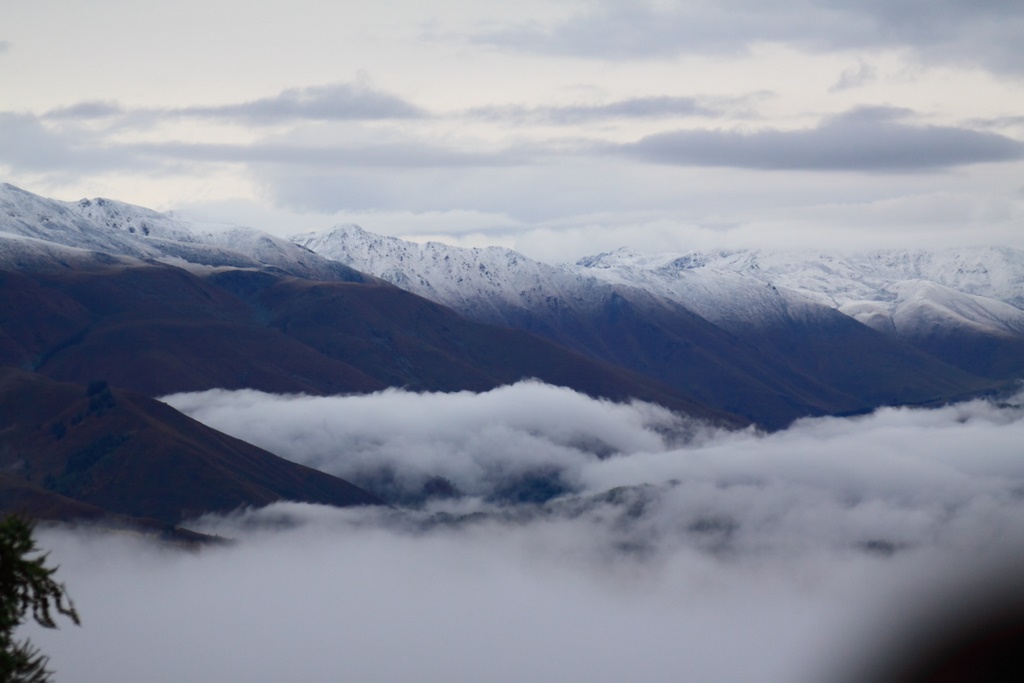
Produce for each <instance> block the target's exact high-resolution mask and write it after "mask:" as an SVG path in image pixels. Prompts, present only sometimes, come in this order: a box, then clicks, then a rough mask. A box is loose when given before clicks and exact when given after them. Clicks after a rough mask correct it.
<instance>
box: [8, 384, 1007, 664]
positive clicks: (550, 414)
mask: <svg viewBox="0 0 1024 683" xmlns="http://www.w3.org/2000/svg"><path fill="white" fill-rule="evenodd" d="M170 400H171V402H172V403H174V404H175V405H177V406H179V407H180V408H183V409H185V410H187V411H188V412H190V413H192V414H194V415H196V416H197V417H200V418H201V419H202V420H204V421H206V422H208V423H210V424H213V425H214V426H217V427H219V428H222V429H227V430H228V431H232V432H234V433H236V434H238V435H241V436H243V437H245V438H247V439H249V440H251V441H253V442H256V443H260V444H262V445H267V446H272V447H275V448H276V449H277V450H278V452H280V453H281V454H283V455H286V456H288V457H292V458H294V459H297V460H300V461H305V462H311V463H315V464H317V465H318V466H320V467H322V468H324V469H326V470H328V471H335V472H359V471H361V470H363V469H364V468H367V467H371V468H372V467H373V466H374V465H376V464H379V463H381V462H385V463H390V464H393V465H395V466H401V467H402V468H405V469H406V471H407V473H413V474H415V473H425V472H431V473H435V472H440V473H443V474H444V475H445V476H448V477H451V478H452V479H453V481H456V480H457V481H458V483H459V485H460V486H461V487H463V488H465V489H466V490H467V491H469V492H473V493H477V494H482V493H485V492H486V491H487V490H488V489H489V487H493V486H494V485H495V481H496V480H495V478H494V477H495V471H496V470H501V471H503V472H505V473H506V474H508V475H514V474H515V473H516V472H521V471H523V470H524V469H530V468H532V467H535V466H537V465H538V464H543V465H548V466H553V467H555V468H559V469H561V470H562V471H563V472H564V473H565V479H566V481H567V482H568V483H569V485H570V486H571V487H572V488H573V489H574V490H575V493H574V494H573V495H568V496H564V497H562V498H559V499H556V500H553V501H551V502H549V503H547V504H546V505H541V506H538V505H515V506H508V505H495V504H487V503H484V502H481V501H479V500H476V501H473V500H469V501H467V500H462V501H447V502H445V501H441V502H436V503H434V504H433V505H432V506H431V507H428V508H427V509H425V510H421V511H418V512H416V511H414V512H399V511H396V510H334V509H329V508H322V507H316V506H308V505H300V504H279V505H275V506H271V507H269V508H265V509H263V510H258V511H248V512H239V513H236V514H234V515H229V516H227V517H217V518H205V519H203V520H199V521H198V522H197V523H196V527H197V528H200V529H202V530H204V531H207V532H211V533H218V534H221V535H224V536H227V537H230V538H233V539H235V542H234V543H233V544H230V545H225V546H221V547H210V548H206V549H203V550H202V551H200V552H183V551H180V550H176V549H169V548H166V547H156V546H154V545H152V544H151V543H150V542H147V541H145V540H143V539H137V538H131V537H124V536H112V535H102V534H95V533H86V532H83V531H79V532H70V531H58V530H49V531H45V532H43V533H41V541H42V544H43V545H44V546H45V547H46V548H47V549H49V550H51V551H52V558H53V560H54V561H55V562H57V563H59V564H60V565H61V570H60V574H59V576H60V578H61V579H62V580H64V581H65V582H66V583H67V585H68V588H69V591H70V592H71V593H72V596H73V597H74V599H75V600H76V604H77V606H78V608H79V611H80V613H81V615H82V617H83V625H82V627H81V628H73V627H70V626H67V627H64V628H62V629H61V630H59V631H56V632H45V633H44V632H40V630H39V629H26V633H29V635H31V636H32V637H33V639H34V640H36V641H37V643H38V644H39V645H40V646H41V647H42V648H43V649H44V650H45V651H46V652H48V653H50V654H51V655H52V658H53V659H52V665H53V667H54V668H56V669H57V671H58V674H59V675H63V677H67V676H72V678H73V679H74V680H76V681H83V682H85V683H90V682H93V681H96V682H99V681H103V682H104V683H106V682H109V681H119V680H123V681H133V680H147V681H154V682H160V681H180V680H192V681H224V680H247V681H280V680H314V681H318V680H339V679H346V680H358V681H396V680H413V679H415V680H449V681H496V682H500V681H510V682H511V681H523V680H532V681H539V682H546V681H565V680H592V681H614V680H643V681H655V682H657V681H666V682H667V681H679V680H687V681H721V680H743V681H755V682H761V681H764V682H768V681H771V682H776V681H777V682H780V683H781V682H786V683H801V682H807V683H811V682H813V681H822V680H833V681H843V680H847V679H850V680H854V679H856V680H857V683H863V682H864V680H867V679H863V678H862V679H857V674H858V673H863V672H861V671H860V669H858V668H857V667H856V666H853V663H855V662H858V661H859V662H864V661H872V662H878V661H886V660H885V658H884V654H885V653H886V652H887V651H889V650H891V649H892V648H893V647H896V648H897V649H899V648H900V646H901V645H902V644H904V643H906V642H909V639H912V636H914V634H915V633H916V630H915V629H918V628H921V623H919V622H920V620H921V619H924V618H925V617H927V619H928V620H929V621H930V623H943V622H950V623H959V620H960V618H961V617H962V616H963V613H962V612H955V611H954V612H943V611H942V609H945V608H946V607H948V606H949V605H955V604H957V603H958V602H959V601H960V599H961V598H963V597H964V596H966V598H967V599H968V601H969V603H970V602H971V601H973V602H974V603H977V602H978V601H979V600H980V598H979V597H978V596H979V594H978V593H977V592H976V591H977V590H978V585H979V584H985V585H988V586H989V587H990V588H991V587H993V586H994V587H995V588H996V589H998V591H999V597H1000V600H1001V601H1002V602H1003V603H1004V604H1005V603H1007V602H1012V601H1013V600H1015V599H1017V600H1019V599H1020V598H1021V597H1022V595H1024V594H1022V593H1020V592H1019V591H1018V590H1017V588H1019V586H1017V585H1016V584H1012V585H1011V584H1009V583H1006V582H1005V580H1004V579H1005V574H1004V572H1005V571H1006V570H1007V569H1013V570H1014V571H1016V572H1017V574H1018V575H1019V568H1020V566H1021V561H1022V560H1024V523H1022V522H1024V458H1022V457H1021V451H1020V444H1021V443H1024V410H1022V408H1021V406H1020V401H1019V400H1017V401H1014V402H1011V403H1010V404H1005V405H1002V406H996V405H993V404H990V403H986V402H982V401H975V402H971V403H966V404H961V405H957V406H950V407H945V408H940V409H934V410H914V409H885V410H881V411H879V412H877V413H875V414H873V415H870V416H865V417H859V418H854V419H839V418H826V419H815V420H805V421H801V422H798V423H796V424H795V425H794V426H793V427H792V428H790V429H788V430H786V431H784V432H779V433H776V434H772V435H758V434H755V433H752V432H740V433H719V432H713V431H700V430H695V429H694V426H693V425H691V424H688V423H687V421H685V420H680V419H679V418H676V417H673V416H671V415H669V414H668V413H666V412H664V411H662V410H661V409H658V408H654V407H651V406H646V405H641V404H634V405H612V404H609V403H605V402H600V401H594V400H592V399H588V398H585V397H582V396H579V395H576V394H573V393H572V392H569V391H567V390H564V389H556V388H553V387H546V386H544V385H539V384H535V383H524V384H520V385H516V386H513V387H506V388H503V389H499V390H495V391H492V392H488V393H486V394H481V395H471V394H465V393H463V394H450V395H412V394H404V393H402V392H395V391H388V392H384V393H381V394H376V395H373V396H364V397H343V398H309V397H297V396H290V397H280V396H270V395H266V394H260V393H257V392H250V391H247V392H236V393H228V392H205V393H203V394H190V395H179V396H176V397H173V398H172V399H170ZM598 444H601V445H600V447H598ZM595 452H599V453H600V455H601V456H602V457H598V455H597V454H595ZM613 452H614V453H613ZM993 577H997V578H998V577H1003V579H999V580H996V581H993ZM936 598H938V600H937V599H936ZM922 615H924V616H922ZM851 667H852V668H851ZM865 675H866V674H865Z"/></svg>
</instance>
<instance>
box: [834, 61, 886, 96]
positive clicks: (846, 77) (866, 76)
mask: <svg viewBox="0 0 1024 683" xmlns="http://www.w3.org/2000/svg"><path fill="white" fill-rule="evenodd" d="M877 77H878V70H877V69H875V67H873V66H871V65H870V64H865V63H864V62H861V63H860V64H858V65H857V66H855V67H850V68H849V69H846V70H844V71H843V73H842V74H840V75H839V80H838V81H836V82H835V85H833V86H832V87H831V88H829V92H842V91H843V90H852V89H854V88H859V87H861V86H864V85H867V84H869V83H873V82H874V81H875V79H876V78H877Z"/></svg>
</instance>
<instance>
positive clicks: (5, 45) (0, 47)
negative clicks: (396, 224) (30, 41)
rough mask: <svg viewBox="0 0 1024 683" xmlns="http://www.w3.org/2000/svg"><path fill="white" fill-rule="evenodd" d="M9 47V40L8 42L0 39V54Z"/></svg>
mask: <svg viewBox="0 0 1024 683" xmlns="http://www.w3.org/2000/svg"><path fill="white" fill-rule="evenodd" d="M10 49H11V44H10V42H8V41H6V40H0V55H2V54H4V53H5V52H7V51H9V50H10Z"/></svg>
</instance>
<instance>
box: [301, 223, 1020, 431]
mask: <svg viewBox="0 0 1024 683" xmlns="http://www.w3.org/2000/svg"><path fill="white" fill-rule="evenodd" d="M293 239H294V240H295V241H296V242H297V243H299V244H301V245H303V246H305V247H307V248H309V249H312V250H313V251H316V252H317V253H319V254H322V255H324V256H327V257H329V258H335V259H338V260H340V261H341V262H343V263H346V264H347V265H350V266H351V267H353V268H355V269H357V270H360V271H363V272H367V273H370V274H372V275H375V276H377V277H380V278H382V279H384V280H386V281H388V282H391V283H392V284H395V285H397V286H399V287H403V288H405V289H407V290H409V291H411V292H415V293H417V294H420V295H421V296H425V297H427V298H430V299H432V300H434V301H436V302H438V303H442V304H444V305H446V306H450V307H452V308H455V309H456V310H458V311H460V312H462V313H463V314H465V315H468V316H470V317H473V318H476V319H479V320H483V321H487V322H492V323H500V324H504V325H510V326H516V327H522V328H525V329H528V330H530V331H533V332H536V333H539V334H542V335H545V336H548V337H549V338H551V339H553V340H555V341H558V342H559V343H562V344H565V345H567V346H569V347H571V348H574V349H576V350H578V351H581V352H583V353H586V354H588V355H592V356H595V357H598V358H601V359H603V360H606V361H609V362H613V363H616V364H618V365H622V366H624V367H627V368H630V369H632V370H635V371H638V372H643V373H645V374H648V375H650V376H652V377H657V378H659V379H661V380H662V381H666V382H668V383H669V384H670V385H671V386H673V387H676V388H677V389H680V390H683V391H686V392H689V395H694V396H696V397H698V398H699V400H702V401H705V402H707V403H709V404H711V405H716V406H718V407H722V408H725V409H727V410H730V411H732V412H738V413H739V414H755V413H759V414H761V415H762V416H763V415H764V414H765V413H766V412H771V411H777V412H776V415H777V416H778V418H779V420H780V421H781V420H784V419H785V417H783V416H785V415H787V414H795V413H797V412H804V413H808V412H810V413H813V412H814V411H815V410H819V409H820V410H822V411H824V412H836V411H856V410H859V409H863V406H865V405H877V404H878V403H883V402H887V401H894V400H895V401H896V402H906V401H917V400H927V399H925V398H924V397H925V396H927V395H929V394H931V395H936V394H941V393H944V392H953V393H956V391H957V390H956V389H955V388H954V387H957V386H959V387H967V386H979V385H978V384H977V383H976V382H975V381H973V380H971V379H970V377H969V376H967V375H965V374H964V369H965V367H970V368H971V369H972V372H973V371H978V370H979V369H980V368H984V369H986V372H989V371H991V372H994V373H995V375H994V376H997V377H1000V378H1005V377H1008V376H1017V375H1016V374H1015V373H1017V372H1018V370H1019V371H1021V372H1024V361H1022V362H1021V363H1016V362H1015V361H1013V360H1010V361H1008V362H1006V363H1001V364H999V370H998V372H997V371H996V370H995V369H994V366H992V365H991V364H980V365H979V362H978V355H977V354H975V355H974V357H973V358H972V359H967V358H966V357H965V356H964V354H959V353H958V352H956V351H955V349H950V348H948V346H949V345H948V344H946V345H945V346H943V345H941V344H939V345H936V343H934V342H935V339H936V334H935V331H936V330H937V329H938V330H946V331H951V330H956V332H957V334H962V333H964V332H965V330H966V331H969V332H970V333H972V334H981V335H993V334H1000V335H1005V334H1009V335H1011V338H1012V339H1013V340H1015V341H1014V344H1016V340H1018V339H1020V340H1021V341H1022V342H1024V335H1021V333H1020V332H1019V331H1018V330H1020V329H1021V328H1020V314H1021V313H1022V312H1021V311H1020V309H1018V308H1016V307H1015V306H1013V305H1012V304H1010V303H1006V302H1003V301H999V300H995V299H989V298H985V297H982V296H980V295H978V294H971V293H965V292H961V291H958V290H955V289H952V288H951V287H950V286H949V285H948V284H941V283H939V282H931V281H929V280H923V279H922V276H924V275H929V274H930V275H932V276H933V277H935V278H936V279H941V281H942V282H945V283H953V284H959V285H960V286H963V287H965V288H970V289H971V290H972V291H975V292H988V293H1000V294H1001V295H1005V296H1007V297H1008V298H1012V297H1013V296H1015V294H1014V292H1015V291H1016V290H1015V289H1014V287H1015V284H1014V283H1017V282H1019V281H1020V277H1019V275H1020V274H1021V273H1024V268H1016V266H1015V263H1016V262H1015V261H1014V259H1016V258H1018V256H1019V255H1018V254H1016V252H1012V251H1010V250H1002V251H1000V250H990V251H989V252H980V253H978V254H975V253H964V254H961V255H959V256H958V257H957V256H956V254H954V253H950V254H938V253H932V252H920V253H914V254H910V253H906V254H904V255H903V258H902V259H901V258H900V256H899V254H897V253H895V252H890V253H877V254H868V255H858V256H855V257H851V258H846V257H840V256H838V255H828V254H810V253H807V252H803V253H796V252H790V253H784V252H778V253H768V252H719V253H690V254H639V253H636V252H634V251H632V250H629V249H621V250H619V251H616V252H612V253H608V254H601V255H597V256H593V257H589V258H585V259H581V260H580V261H579V262H577V263H575V264H565V265H556V266H552V265H547V264H543V263H539V262H537V261H533V260H531V259H529V258H527V257H525V256H524V255H522V254H519V253H516V252H514V251H511V250H508V249H500V248H488V249H467V248H459V247H450V246H447V245H443V244H438V243H426V244H416V243H411V242H406V241H403V240H399V239H396V238H393V237H382V236H379V235H374V234H372V233H369V232H367V231H365V230H362V229H360V228H358V227H356V226H342V227H338V228H335V229H333V230H331V231H328V232H325V233H306V234H303V235H297V236H295V237H293ZM992 255H997V256H1001V257H1002V258H1003V260H1002V261H999V262H998V263H996V264H993V265H991V266H988V267H986V263H987V261H986V256H987V257H988V258H992ZM787 259H789V261H790V265H789V266H788V267H787V266H786V265H785V263H786V260H787ZM868 266H871V267H870V268H869V267H868ZM947 269H952V274H948V273H946V270H947ZM985 273H988V278H987V279H986V278H985V277H984V275H985ZM911 276H913V277H911ZM940 276H941V278H940ZM901 278H902V279H901ZM914 278H916V279H914ZM922 282H923V283H926V284H928V285H929V286H921V285H920V283H922ZM914 283H919V285H917V286H915V285H914ZM867 323H870V324H867ZM922 330H927V331H928V335H929V336H928V338H927V339H924V338H922ZM940 336H941V335H940ZM925 342H927V343H925ZM1011 346H1013V344H1011ZM939 347H941V348H939ZM1000 353H1002V354H1004V355H1007V356H1009V357H1010V358H1011V359H1012V358H1013V357H1015V356H1016V355H1018V354H1016V351H1015V350H1014V349H1013V348H1003V349H1002V350H1001V351H1000ZM844 355H845V356H846V357H848V358H851V359H852V358H855V357H858V358H860V359H863V361H861V360H856V361H853V362H845V361H843V360H842V359H841V356H844ZM1019 355H1020V356H1021V358H1022V359H1024V354H1019ZM959 361H963V363H962V364H960V363H959ZM1018 365H1019V366H1020V367H1019V368H1017V369H1012V370H1011V369H1010V368H1016V366H1018ZM961 366H963V367H961ZM983 374H984V373H983ZM986 376H990V375H986ZM976 379H977V378H976ZM982 383H983V382H982ZM733 385H735V386H739V385H744V386H746V387H747V389H748V390H747V392H746V393H742V394H741V393H736V392H732V391H731V390H729V389H728V388H727V387H729V386H733ZM751 387H758V388H757V389H751ZM897 396H898V397H899V398H896V397H897ZM769 405H771V406H774V407H772V408H767V407H766V406H769ZM752 406H756V408H754V407H752Z"/></svg>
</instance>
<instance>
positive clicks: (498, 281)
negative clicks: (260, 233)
mask: <svg viewBox="0 0 1024 683" xmlns="http://www.w3.org/2000/svg"><path fill="white" fill-rule="evenodd" d="M292 239H293V240H294V241H295V242H296V243H298V244H301V245H302V246H305V247H307V248H309V249H312V250H313V251H315V252H317V253H318V254H321V255H323V256H326V257H328V258H334V259H338V260H339V261H341V262H342V263H345V264H347V265H349V266H351V267H353V268H355V269H357V270H360V271H362V272H365V273H370V274H372V275H375V276H377V277H380V278H382V279H384V280H386V281H388V282H390V283H392V284H394V285H396V286H398V287H402V288H403V289H406V290H408V291H411V292H414V293H416V294H419V295H420V296H424V297H426V298H428V299H431V300H433V301H436V302H438V303H441V304H444V305H446V306H450V307H452V308H455V309H456V310H459V311H462V312H464V313H466V314H468V315H471V316H476V317H479V318H482V319H487V320H499V319H502V318H503V316H502V314H501V309H502V307H511V308H516V309H520V310H538V309H547V310H550V309H553V308H556V307H558V306H583V305H587V304H593V303H595V302H598V301H599V300H600V297H601V296H603V295H606V294H607V293H608V292H610V291H613V290H614V291H619V292H622V293H626V292H627V291H628V292H630V293H631V294H632V296H634V297H635V296H636V295H637V293H638V292H640V293H644V294H649V295H653V296H655V297H658V298H661V299H667V300H669V301H672V302H675V303H679V304H682V305H684V306H686V307H687V308H689V309H690V310H692V311H694V312H695V313H697V314H698V315H701V316H702V317H704V318H707V319H708V320H711V321H713V322H716V323H719V324H723V325H725V326H729V325H730V324H737V323H741V324H755V325H756V324H763V323H765V322H766V321H768V320H777V319H780V318H785V317H793V316H796V315H800V314H801V313H809V312H810V311H811V310H812V309H813V302H812V301H811V300H810V299H808V297H806V296H804V295H803V294H800V293H796V292H791V291H785V290H780V289H779V288H777V287H773V286H772V285H771V284H770V283H765V282H762V281H759V280H754V279H751V278H749V277H747V276H745V275H743V274H740V273H730V272H726V271H717V270H705V271H693V272H688V271H685V270H684V271H679V270H678V269H675V268H672V267H671V261H672V260H673V259H672V258H670V257H668V256H664V255H653V256H649V255H640V254H635V253H633V252H629V251H627V250H623V251H622V252H617V253H620V254H621V255H625V254H628V255H629V259H630V263H632V264H634V265H633V266H631V267H630V266H620V267H615V268H611V267H608V268H604V267H601V266H600V264H599V263H598V262H597V261H594V262H592V263H590V264H589V265H579V264H577V265H559V266H550V265H547V264H544V263H540V262H539V261H534V260H532V259H529V258H527V257H526V256H524V255H522V254H520V253H518V252H515V251H511V250H509V249H504V248H500V247H489V248H486V249H479V248H464V247H451V246H448V245H444V244H439V243H437V242H428V243H425V244H417V243H414V242H406V241H404V240H400V239H397V238H394V237H382V236H379V235H374V234H372V233H369V232H367V231H365V230H363V229H362V228H360V227H358V226H355V225H349V226H339V227H336V228H334V229H333V230H330V231H328V232H325V233H305V234H302V235H295V236H293V237H292ZM666 262H667V263H668V266H669V267H668V268H667V269H666V268H665V266H666Z"/></svg>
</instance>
